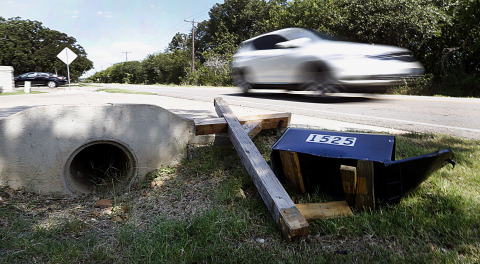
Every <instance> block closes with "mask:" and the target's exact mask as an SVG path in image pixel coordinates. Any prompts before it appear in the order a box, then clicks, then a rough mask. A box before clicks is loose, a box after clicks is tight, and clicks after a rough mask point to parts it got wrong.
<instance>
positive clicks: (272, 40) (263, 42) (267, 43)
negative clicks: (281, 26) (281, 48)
mask: <svg viewBox="0 0 480 264" xmlns="http://www.w3.org/2000/svg"><path fill="white" fill-rule="evenodd" d="M284 41H287V39H286V38H284V37H282V36H280V35H267V36H263V37H260V38H258V39H256V40H254V41H253V46H254V47H255V49H257V50H269V49H276V48H277V47H275V45H276V44H277V43H280V42H284Z"/></svg>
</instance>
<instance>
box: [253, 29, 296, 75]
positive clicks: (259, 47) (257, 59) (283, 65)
mask: <svg viewBox="0 0 480 264" xmlns="http://www.w3.org/2000/svg"><path fill="white" fill-rule="evenodd" d="M284 41H287V39H286V38H284V37H282V36H280V35H266V36H263V37H260V38H258V39H256V40H254V42H253V46H254V48H255V49H256V51H255V52H253V53H252V54H253V55H254V61H252V63H251V65H250V66H251V68H252V69H253V71H252V73H251V74H252V81H253V82H254V83H258V84H281V83H285V82H286V80H287V79H288V78H286V76H287V75H289V67H288V63H287V62H286V61H285V55H286V54H287V53H288V52H289V51H288V50H287V49H282V48H279V47H278V46H277V44H278V43H281V42H284Z"/></svg>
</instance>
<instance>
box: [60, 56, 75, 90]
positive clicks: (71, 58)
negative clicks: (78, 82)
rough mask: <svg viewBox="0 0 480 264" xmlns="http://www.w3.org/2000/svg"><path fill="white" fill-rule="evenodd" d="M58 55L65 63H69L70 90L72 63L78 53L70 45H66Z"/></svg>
mask: <svg viewBox="0 0 480 264" xmlns="http://www.w3.org/2000/svg"><path fill="white" fill-rule="evenodd" d="M57 57H58V58H59V59H60V60H62V61H63V62H64V63H65V64H67V74H68V76H67V78H68V90H70V67H69V65H70V63H71V62H72V61H73V60H75V59H76V58H77V54H75V52H73V51H72V50H71V49H69V48H68V47H65V48H64V49H63V50H62V51H61V52H60V53H58V55H57Z"/></svg>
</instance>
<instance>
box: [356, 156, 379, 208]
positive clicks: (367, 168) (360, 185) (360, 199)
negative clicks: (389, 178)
mask: <svg viewBox="0 0 480 264" xmlns="http://www.w3.org/2000/svg"><path fill="white" fill-rule="evenodd" d="M373 165H374V164H373V161H369V160H359V161H357V193H356V196H355V207H356V208H357V209H358V210H367V209H370V210H375V192H374V189H375V188H374V166H373Z"/></svg>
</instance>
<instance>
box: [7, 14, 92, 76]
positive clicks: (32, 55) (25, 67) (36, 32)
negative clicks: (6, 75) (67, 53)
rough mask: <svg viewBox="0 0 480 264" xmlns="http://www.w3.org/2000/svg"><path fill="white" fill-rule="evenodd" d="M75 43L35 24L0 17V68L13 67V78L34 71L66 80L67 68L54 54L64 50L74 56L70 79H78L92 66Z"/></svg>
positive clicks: (33, 22)
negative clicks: (67, 49)
mask: <svg viewBox="0 0 480 264" xmlns="http://www.w3.org/2000/svg"><path fill="white" fill-rule="evenodd" d="M76 42H77V40H76V39H75V38H73V37H70V36H68V35H67V34H65V33H61V32H59V31H56V30H51V29H49V28H47V27H44V26H43V24H42V23H41V22H38V21H30V20H22V19H21V18H20V17H15V18H10V19H5V18H3V17H0V65H7V66H13V68H14V74H15V75H18V74H21V73H25V72H35V71H37V72H51V73H56V74H58V75H63V76H67V67H66V65H65V64H64V63H63V62H62V61H61V60H60V59H58V58H57V54H58V53H60V52H61V51H62V50H63V49H64V48H65V47H68V48H69V49H71V50H72V51H73V52H75V53H76V54H77V55H78V57H77V58H76V59H75V61H73V62H72V63H71V64H70V77H71V78H72V79H76V78H78V77H79V76H81V75H82V74H83V73H85V72H86V71H88V70H90V69H92V68H93V62H92V61H90V60H89V59H88V58H87V53H86V52H85V50H84V49H83V47H82V46H80V45H79V44H77V43H76Z"/></svg>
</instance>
